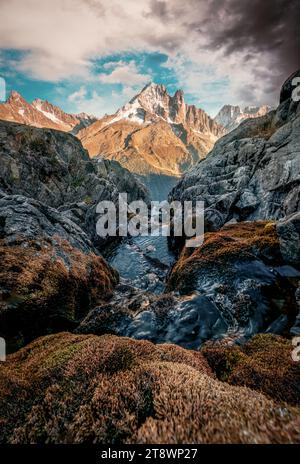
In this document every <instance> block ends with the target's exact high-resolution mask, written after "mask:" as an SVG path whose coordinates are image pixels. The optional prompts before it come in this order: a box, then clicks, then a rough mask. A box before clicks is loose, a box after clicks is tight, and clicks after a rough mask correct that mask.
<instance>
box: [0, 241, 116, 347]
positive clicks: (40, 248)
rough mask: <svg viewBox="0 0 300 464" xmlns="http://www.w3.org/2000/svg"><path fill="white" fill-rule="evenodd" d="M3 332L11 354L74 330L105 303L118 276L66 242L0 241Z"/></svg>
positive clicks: (0, 297) (100, 262)
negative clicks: (43, 338) (39, 339)
mask: <svg viewBox="0 0 300 464" xmlns="http://www.w3.org/2000/svg"><path fill="white" fill-rule="evenodd" d="M0 260H1V268H0V327H1V329H0V332H1V335H2V336H4V337H5V338H6V340H7V342H8V344H9V349H15V348H17V347H18V346H21V345H23V344H24V343H26V342H28V341H29V340H32V339H33V338H34V337H36V336H39V335H42V334H46V333H51V332H53V331H59V330H62V329H66V328H71V327H73V326H74V324H75V323H76V321H78V320H79V319H81V318H82V317H83V316H84V315H85V314H86V313H87V312H88V310H89V309H90V308H91V307H93V306H95V305H97V304H99V303H100V302H101V301H103V300H105V299H107V297H109V296H110V295H111V293H112V289H113V286H114V285H115V284H116V282H117V274H116V272H115V271H114V270H113V269H112V268H110V266H108V264H107V263H106V262H105V261H104V259H103V258H101V257H100V256H96V255H94V254H92V253H91V254H89V255H84V254H83V253H81V252H80V251H79V250H77V249H75V248H73V247H71V245H69V244H68V242H66V241H61V240H59V239H57V246H53V245H51V244H50V243H47V242H45V241H43V240H41V241H34V242H29V243H27V244H24V243H23V244H22V245H16V246H7V245H6V244H5V243H4V241H0Z"/></svg>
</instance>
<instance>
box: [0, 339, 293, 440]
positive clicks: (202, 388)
mask: <svg viewBox="0 0 300 464" xmlns="http://www.w3.org/2000/svg"><path fill="white" fill-rule="evenodd" d="M234 364H235V361H234ZM110 366H112V367H110ZM0 411H1V413H0V414H1V419H0V421H1V422H0V423H1V428H2V430H1V431H2V433H1V438H0V440H1V442H2V443H113V444H117V443H253V442H254V443H290V442H295V441H296V440H297V439H298V437H299V433H298V431H297V429H295V425H297V421H298V420H299V417H300V412H299V410H298V409H290V408H282V407H279V406H277V405H276V404H274V403H273V402H272V401H270V400H268V399H267V398H266V397H265V396H263V395H261V394H259V393H257V392H255V391H252V390H250V389H248V388H241V387H234V386H230V385H228V384H225V383H222V382H220V381H218V380H216V379H215V378H214V376H213V375H212V373H211V371H210V369H209V367H208V365H207V361H206V360H205V358H204V356H203V354H202V353H199V352H193V351H187V350H184V349H183V348H179V347H177V346H175V345H157V346H155V345H153V344H152V343H150V342H146V341H137V340H131V339H129V338H118V337H115V336H109V335H105V336H101V337H97V336H94V335H87V336H83V335H81V336H79V335H71V334H69V333H61V334H56V335H51V336H47V337H43V338H40V339H38V340H36V341H34V342H33V343H32V344H30V345H28V346H26V347H25V348H23V349H22V350H20V351H19V352H17V353H14V354H13V355H10V356H9V357H8V360H7V362H6V363H4V364H3V363H2V364H1V365H0Z"/></svg>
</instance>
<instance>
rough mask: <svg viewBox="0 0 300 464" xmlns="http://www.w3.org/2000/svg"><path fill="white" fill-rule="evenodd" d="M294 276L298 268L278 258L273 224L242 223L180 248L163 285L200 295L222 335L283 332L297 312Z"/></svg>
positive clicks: (279, 254)
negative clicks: (197, 244) (195, 245)
mask: <svg viewBox="0 0 300 464" xmlns="http://www.w3.org/2000/svg"><path fill="white" fill-rule="evenodd" d="M299 278H300V271H299V269H298V268H297V266H292V265H290V263H289V262H286V261H285V260H284V259H283V257H282V254H281V248H280V243H279V238H278V235H277V230H276V224H275V223H273V222H270V221H256V222H241V223H235V224H228V225H226V226H224V227H223V228H222V229H221V230H219V231H217V232H208V233H206V234H205V236H204V243H203V245H202V246H200V247H198V248H184V249H183V251H182V253H181V255H180V257H179V259H178V261H177V262H176V263H175V265H174V267H173V269H172V271H171V273H170V275H169V278H168V283H167V289H168V290H169V291H170V290H177V291H179V292H180V293H181V294H189V293H191V292H194V291H197V292H199V294H201V295H203V298H206V300H207V301H209V304H210V306H211V305H213V308H212V309H214V311H212V312H213V313H219V314H220V319H222V324H223V323H225V324H227V330H225V331H223V332H224V334H226V333H227V334H232V333H237V332H239V333H240V335H241V336H242V337H246V338H249V337H250V336H251V335H253V334H255V333H258V332H262V331H265V330H270V331H271V332H275V333H280V334H284V335H287V334H288V333H289V330H290V328H291V327H292V326H293V324H294V322H295V318H296V316H297V314H298V312H299V308H298V303H297V300H296V290H297V286H298V282H299ZM224 334H223V335H224Z"/></svg>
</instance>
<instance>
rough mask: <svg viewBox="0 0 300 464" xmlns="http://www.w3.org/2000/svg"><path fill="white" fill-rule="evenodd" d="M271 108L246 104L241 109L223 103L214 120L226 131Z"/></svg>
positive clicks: (261, 114)
mask: <svg viewBox="0 0 300 464" xmlns="http://www.w3.org/2000/svg"><path fill="white" fill-rule="evenodd" d="M271 109H272V108H271V107H270V106H267V105H263V106H246V107H245V108H244V109H243V110H242V109H241V107H240V106H233V105H224V106H223V107H222V108H221V109H220V111H219V112H218V114H217V116H216V117H215V118H214V121H215V122H217V123H218V124H220V125H221V126H223V127H224V128H225V129H226V130H227V132H230V131H232V130H233V129H235V128H236V127H237V126H238V125H239V124H240V123H241V122H242V121H244V120H245V119H249V118H258V117H260V116H264V115H265V114H267V113H268V112H269V111H271Z"/></svg>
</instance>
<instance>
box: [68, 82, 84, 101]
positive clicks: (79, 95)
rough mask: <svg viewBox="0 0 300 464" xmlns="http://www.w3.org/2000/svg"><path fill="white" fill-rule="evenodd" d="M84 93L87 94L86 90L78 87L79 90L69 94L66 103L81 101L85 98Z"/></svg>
mask: <svg viewBox="0 0 300 464" xmlns="http://www.w3.org/2000/svg"><path fill="white" fill-rule="evenodd" d="M86 93H87V90H86V88H85V87H84V86H83V85H82V86H81V87H80V89H79V90H76V91H75V92H73V93H71V94H70V95H69V96H68V101H69V102H76V101H80V100H82V99H83V98H85V97H86Z"/></svg>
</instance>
